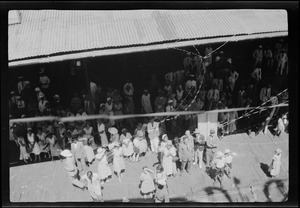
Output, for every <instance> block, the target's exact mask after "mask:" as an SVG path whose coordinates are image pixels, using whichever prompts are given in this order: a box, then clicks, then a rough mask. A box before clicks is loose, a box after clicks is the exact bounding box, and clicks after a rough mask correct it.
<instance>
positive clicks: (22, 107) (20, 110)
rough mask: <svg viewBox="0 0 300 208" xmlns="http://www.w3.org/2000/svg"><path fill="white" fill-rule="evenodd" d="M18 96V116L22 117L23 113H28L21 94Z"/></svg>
mask: <svg viewBox="0 0 300 208" xmlns="http://www.w3.org/2000/svg"><path fill="white" fill-rule="evenodd" d="M16 98H17V102H16V104H17V112H18V113H17V116H18V117H20V116H21V115H24V114H26V105H25V102H24V100H23V99H22V97H21V96H16Z"/></svg>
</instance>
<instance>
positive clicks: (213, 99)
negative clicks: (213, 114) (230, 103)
mask: <svg viewBox="0 0 300 208" xmlns="http://www.w3.org/2000/svg"><path fill="white" fill-rule="evenodd" d="M217 88H218V87H217V86H216V85H214V86H213V87H212V88H211V89H210V90H209V91H208V93H207V100H208V108H207V109H208V110H212V109H213V108H214V107H215V105H216V104H217V103H218V101H219V99H220V95H219V93H220V92H219V90H218V89H217Z"/></svg>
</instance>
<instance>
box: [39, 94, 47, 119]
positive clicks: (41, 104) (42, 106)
mask: <svg viewBox="0 0 300 208" xmlns="http://www.w3.org/2000/svg"><path fill="white" fill-rule="evenodd" d="M48 104H49V102H48V100H46V99H45V96H44V95H42V94H41V95H40V96H39V104H38V105H39V110H40V112H41V114H43V113H44V112H45V110H46V108H47V105H48Z"/></svg>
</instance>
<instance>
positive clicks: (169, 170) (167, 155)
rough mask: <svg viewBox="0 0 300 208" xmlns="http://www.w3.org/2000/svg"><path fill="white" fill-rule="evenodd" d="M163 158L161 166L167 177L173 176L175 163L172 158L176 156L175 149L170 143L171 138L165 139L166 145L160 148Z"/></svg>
mask: <svg viewBox="0 0 300 208" xmlns="http://www.w3.org/2000/svg"><path fill="white" fill-rule="evenodd" d="M162 153H163V159H162V166H163V168H164V171H165V173H166V175H167V177H171V176H173V177H174V176H175V175H176V172H177V170H176V164H175V161H174V160H173V158H175V157H176V149H175V147H174V146H173V144H172V141H171V140H167V142H166V146H165V147H163V149H162Z"/></svg>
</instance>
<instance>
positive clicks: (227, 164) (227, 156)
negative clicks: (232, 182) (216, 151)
mask: <svg viewBox="0 0 300 208" xmlns="http://www.w3.org/2000/svg"><path fill="white" fill-rule="evenodd" d="M235 155H236V154H235V153H232V152H231V151H230V150H229V149H226V150H225V154H224V158H223V159H224V162H225V169H224V172H225V174H226V175H227V177H228V178H229V179H231V176H230V172H231V169H232V156H235Z"/></svg>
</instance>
